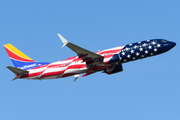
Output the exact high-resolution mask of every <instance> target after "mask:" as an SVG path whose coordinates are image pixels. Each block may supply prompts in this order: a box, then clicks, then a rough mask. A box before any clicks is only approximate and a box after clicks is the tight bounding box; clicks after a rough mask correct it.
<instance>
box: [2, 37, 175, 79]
mask: <svg viewBox="0 0 180 120" xmlns="http://www.w3.org/2000/svg"><path fill="white" fill-rule="evenodd" d="M58 36H59V37H60V39H61V41H62V42H63V43H64V45H63V46H67V47H69V48H70V49H71V50H73V51H74V52H75V53H77V56H73V57H70V58H68V59H66V60H62V61H58V62H52V63H50V62H36V61H34V60H32V59H31V58H30V57H28V56H27V55H25V54H24V53H22V52H21V51H19V50H18V49H17V48H15V47H14V46H12V45H11V44H6V45H4V47H5V49H6V51H7V53H8V55H9V57H10V59H11V61H12V62H13V64H14V67H11V66H7V68H8V69H9V70H11V71H12V72H13V73H15V75H16V77H15V78H14V79H13V80H15V79H17V78H20V79H29V80H34V79H37V80H43V79H55V78H64V77H69V76H74V77H75V79H74V81H76V79H77V78H78V77H80V74H83V75H82V77H85V76H87V75H90V74H92V73H95V72H98V71H103V73H106V74H108V75H110V74H114V73H117V72H121V71H123V67H122V64H123V63H126V62H130V61H134V60H138V59H143V58H146V57H151V56H154V55H158V54H161V53H164V52H166V51H168V50H170V49H171V48H173V47H174V46H175V45H176V43H174V42H170V41H167V40H165V39H151V40H146V41H141V42H136V43H132V44H127V45H123V46H119V47H115V48H111V49H107V50H103V51H98V52H95V53H94V52H91V51H89V50H86V49H84V48H82V47H79V46H77V45H75V44H73V43H71V42H68V41H67V40H66V39H65V38H64V37H63V36H62V35H60V34H58Z"/></svg>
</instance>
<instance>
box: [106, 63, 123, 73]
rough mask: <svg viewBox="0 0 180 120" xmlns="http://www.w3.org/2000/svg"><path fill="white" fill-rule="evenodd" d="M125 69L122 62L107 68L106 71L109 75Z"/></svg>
mask: <svg viewBox="0 0 180 120" xmlns="http://www.w3.org/2000/svg"><path fill="white" fill-rule="evenodd" d="M121 71H123V67H122V64H118V65H116V66H115V67H113V68H107V69H106V70H105V71H104V72H105V73H107V74H108V75H110V74H114V73H117V72H121Z"/></svg>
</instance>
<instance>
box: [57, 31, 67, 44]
mask: <svg viewBox="0 0 180 120" xmlns="http://www.w3.org/2000/svg"><path fill="white" fill-rule="evenodd" d="M57 35H58V36H59V38H60V39H61V41H62V42H63V43H64V45H63V46H62V47H64V46H65V45H67V44H68V41H67V40H66V39H65V38H64V37H63V36H62V35H60V34H59V33H57Z"/></svg>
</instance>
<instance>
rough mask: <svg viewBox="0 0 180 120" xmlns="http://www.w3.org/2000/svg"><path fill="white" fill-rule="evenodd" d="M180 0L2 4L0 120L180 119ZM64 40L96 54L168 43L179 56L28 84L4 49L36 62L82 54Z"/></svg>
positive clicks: (53, 0)
mask: <svg viewBox="0 0 180 120" xmlns="http://www.w3.org/2000/svg"><path fill="white" fill-rule="evenodd" d="M179 6H180V1H178V0H166V1H164V0H150V1H144V0H136V1H129V0H111V1H107V0H99V1H97V0H90V1H84V0H76V1H74V0H66V1H61V0H51V1H44V0H38V1H37V0H31V1H24V0H16V1H7V0H1V1H0V16H1V17H0V18H1V20H0V45H1V48H0V49H1V50H0V53H1V55H2V57H1V64H0V66H1V80H0V82H1V84H0V95H1V96H0V119H1V120H16V119H17V120H32V119H33V120H41V119H43V120H49V119H53V120H61V119H62V120H72V119H73V120H92V119H94V120H110V119H111V120H132V119H133V120H145V119H146V120H160V119H163V120H170V119H171V120H173V119H174V120H178V119H180V114H179V111H180V102H179V101H180V95H179V93H180V75H179V67H180V65H179V59H180V56H179V51H180V48H179V38H180V36H179V28H180V22H179V21H180V15H179V11H180V7H179ZM57 33H60V34H62V35H63V36H64V37H65V38H66V39H67V40H69V41H70V42H72V43H75V44H77V45H79V46H81V47H84V48H86V49H88V50H91V51H93V52H96V51H98V50H104V49H108V48H112V47H117V46H120V45H125V44H128V43H133V42H137V41H142V40H148V39H155V38H164V39H167V40H170V41H174V42H176V43H177V45H176V47H174V48H173V49H172V50H170V51H168V52H166V53H164V54H161V55H158V56H154V57H150V58H146V59H143V60H138V61H134V62H129V63H126V64H123V68H124V71H123V72H120V73H117V74H114V75H106V74H104V73H101V72H99V73H95V74H93V75H90V76H87V77H84V78H79V79H77V81H76V82H75V83H74V82H73V80H74V78H73V77H68V78H63V79H55V80H44V81H38V80H37V81H29V80H16V81H11V80H12V79H13V78H14V74H13V73H11V71H9V70H8V69H7V68H6V66H8V65H10V66H13V64H12V63H11V61H10V59H9V58H8V55H7V54H6V51H5V50H4V47H3V45H4V44H6V43H11V44H13V45H14V46H15V47H17V48H18V49H20V50H21V51H23V52H24V53H25V54H27V55H28V56H29V57H31V58H32V59H34V60H36V61H44V62H55V61H58V60H63V59H66V58H68V57H71V56H75V55H76V54H75V53H74V52H73V51H71V50H70V49H69V48H68V47H63V48H61V46H62V45H63V44H62V43H61V41H60V39H59V38H58V36H57Z"/></svg>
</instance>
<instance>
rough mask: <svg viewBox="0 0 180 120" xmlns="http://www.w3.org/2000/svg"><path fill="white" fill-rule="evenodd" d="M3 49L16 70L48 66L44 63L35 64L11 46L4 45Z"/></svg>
mask: <svg viewBox="0 0 180 120" xmlns="http://www.w3.org/2000/svg"><path fill="white" fill-rule="evenodd" d="M4 48H5V49H6V51H7V53H8V55H9V57H10V59H11V61H12V62H13V64H14V66H15V67H16V68H20V69H24V70H28V69H31V68H34V67H37V66H41V65H45V64H49V63H44V62H35V61H34V60H32V59H31V58H30V57H28V56H27V55H25V54H24V53H22V52H21V51H20V50H18V49H17V48H15V47H14V46H13V45H11V44H5V45H4Z"/></svg>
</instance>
